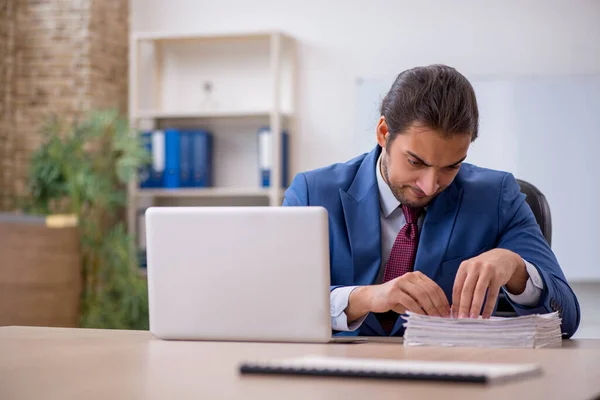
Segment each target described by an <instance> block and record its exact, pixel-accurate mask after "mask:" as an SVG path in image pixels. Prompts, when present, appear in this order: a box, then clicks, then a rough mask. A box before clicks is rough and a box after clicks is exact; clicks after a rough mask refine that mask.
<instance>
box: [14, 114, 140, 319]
mask: <svg viewBox="0 0 600 400" xmlns="http://www.w3.org/2000/svg"><path fill="white" fill-rule="evenodd" d="M43 134H44V141H43V144H42V145H41V147H40V148H39V149H38V150H37V151H35V152H34V153H33V155H32V157H31V164H30V170H29V178H28V189H29V196H30V197H29V198H28V199H26V204H27V205H26V207H25V209H26V211H27V212H28V213H32V214H42V215H49V214H73V215H75V216H76V217H77V221H78V225H79V232H80V246H81V263H82V265H81V276H82V295H81V318H80V326H81V327H88V328H115V329H148V296H147V283H146V279H145V278H144V277H142V276H141V275H140V274H139V273H138V272H137V271H138V268H137V265H138V257H137V251H136V249H135V240H134V238H132V237H131V236H130V235H129V234H128V233H127V230H126V228H125V224H124V221H125V214H124V208H125V205H126V199H127V190H126V188H127V183H128V182H129V181H130V180H131V179H133V178H134V177H135V173H136V171H137V170H138V169H139V168H140V167H141V166H142V165H143V164H145V163H148V162H150V160H149V157H150V156H149V154H147V152H146V151H145V150H144V148H143V146H142V143H141V141H140V139H139V137H138V135H136V134H134V133H132V131H131V130H130V128H129V126H128V123H127V121H126V120H125V119H124V118H123V117H121V116H120V115H119V113H118V112H116V111H94V112H91V113H89V114H88V115H86V116H85V118H84V119H83V120H81V121H77V120H76V121H74V122H71V121H68V120H67V119H65V118H58V117H52V118H51V119H50V120H49V121H48V123H47V124H46V126H45V127H44V129H43Z"/></svg>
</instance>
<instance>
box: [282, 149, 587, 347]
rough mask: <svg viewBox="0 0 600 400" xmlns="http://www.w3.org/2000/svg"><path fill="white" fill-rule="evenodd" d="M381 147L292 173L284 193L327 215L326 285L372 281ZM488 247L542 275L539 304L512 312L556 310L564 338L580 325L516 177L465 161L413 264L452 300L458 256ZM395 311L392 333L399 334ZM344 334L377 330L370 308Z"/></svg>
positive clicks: (376, 268) (437, 203) (432, 212)
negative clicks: (361, 320) (522, 261)
mask: <svg viewBox="0 0 600 400" xmlns="http://www.w3.org/2000/svg"><path fill="white" fill-rule="evenodd" d="M380 153H381V148H380V147H379V146H377V147H376V148H375V149H374V150H373V151H371V152H370V153H367V154H363V155H361V156H359V157H357V158H355V159H353V160H350V161H348V162H347V163H344V164H335V165H332V166H329V167H326V168H321V169H318V170H314V171H310V172H304V173H300V174H298V175H297V176H296V177H295V178H294V180H293V182H292V184H291V186H290V187H289V189H288V190H287V191H286V193H285V198H284V202H283V205H284V206H322V207H324V208H326V209H327V211H328V214H329V240H330V243H329V245H330V262H331V285H332V286H331V290H333V289H334V288H336V287H339V286H348V285H371V284H374V283H377V282H376V280H377V277H378V275H379V272H380V269H381V268H383V266H382V263H381V226H380V225H381V224H380V221H379V213H380V203H379V191H378V187H377V179H376V175H375V168H376V163H377V158H378V157H379V154H380ZM493 248H504V249H508V250H511V251H513V252H515V253H517V254H519V255H520V256H521V257H522V258H523V259H525V260H527V261H529V262H530V263H531V264H533V265H534V266H535V267H536V268H537V269H538V271H539V272H540V276H541V277H542V280H543V282H544V291H543V294H542V296H541V298H540V301H539V304H537V305H535V306H533V307H523V306H520V305H518V304H514V303H513V304H512V305H513V307H514V308H515V310H516V312H517V313H518V314H532V313H547V312H553V311H559V312H560V314H561V316H562V331H563V334H564V335H565V336H567V337H570V336H571V335H573V333H575V331H576V330H577V327H578V326H579V319H580V311H579V304H578V302H577V298H576V297H575V294H574V293H573V291H572V289H571V288H570V287H569V285H568V283H567V281H566V279H565V276H564V274H563V272H562V271H561V268H560V266H559V265H558V261H557V260H556V257H555V256H554V254H553V252H552V250H551V249H550V247H549V246H548V243H547V242H546V240H545V239H544V237H543V235H542V233H541V230H540V228H539V226H538V224H537V222H536V220H535V216H534V215H533V213H532V211H531V209H530V208H529V206H528V204H527V203H526V202H525V195H523V194H522V193H521V191H520V188H519V185H518V183H517V182H516V180H515V179H514V177H513V176H512V175H511V174H509V173H506V172H500V171H494V170H489V169H484V168H479V167H476V166H473V165H470V164H466V163H465V164H463V165H462V166H461V168H460V171H459V172H458V174H457V176H456V178H455V179H454V181H453V183H452V184H451V185H450V186H448V187H447V188H446V189H445V190H444V191H443V192H442V193H440V194H439V195H438V196H437V197H436V198H435V199H434V200H433V201H432V202H431V203H430V204H429V205H428V208H427V214H426V216H425V220H424V222H423V227H422V229H421V234H420V238H419V246H418V250H417V256H416V260H415V266H414V269H415V271H421V272H422V273H424V274H425V275H427V276H428V277H430V278H431V279H432V280H434V281H435V282H436V283H437V284H438V285H439V286H440V287H441V288H442V289H443V291H444V293H445V294H446V296H447V297H448V300H449V302H450V303H451V302H452V286H453V284H454V278H455V276H456V272H457V270H458V267H459V266H460V263H461V262H462V261H464V260H467V259H469V258H472V257H475V256H477V255H479V254H481V253H483V252H485V251H488V250H490V249H493ZM403 322H404V321H403V319H402V318H399V319H398V322H397V323H396V326H395V328H394V330H393V331H392V335H401V334H403V331H404V328H403V326H402V324H403ZM337 334H343V335H367V336H380V335H385V332H384V330H383V328H382V327H381V325H380V324H379V322H378V321H377V319H376V318H375V315H374V314H370V315H369V316H367V319H366V320H365V322H364V323H363V325H362V326H361V328H360V329H358V330H357V331H355V332H344V333H337Z"/></svg>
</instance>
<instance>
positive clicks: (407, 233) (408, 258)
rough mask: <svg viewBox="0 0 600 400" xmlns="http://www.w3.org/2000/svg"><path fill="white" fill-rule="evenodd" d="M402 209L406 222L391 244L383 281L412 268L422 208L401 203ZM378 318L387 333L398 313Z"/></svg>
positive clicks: (382, 315)
mask: <svg viewBox="0 0 600 400" xmlns="http://www.w3.org/2000/svg"><path fill="white" fill-rule="evenodd" d="M402 211H403V212H404V217H405V218H406V224H405V225H404V226H403V227H402V229H400V232H398V236H396V240H395V241H394V245H393V246H392V251H391V252H390V257H389V258H388V260H387V263H386V264H385V271H384V274H383V283H385V282H388V281H391V280H392V279H395V278H397V277H399V276H402V275H404V274H405V273H407V272H411V271H412V270H413V269H414V264H415V256H416V255H417V245H418V243H419V226H418V225H417V221H418V220H419V215H420V214H421V212H422V211H423V209H422V208H415V207H410V206H407V205H405V204H403V205H402ZM378 319H379V322H380V323H381V326H383V329H384V330H385V331H386V333H387V334H388V335H389V334H390V332H391V331H392V329H393V328H394V325H395V323H396V320H397V319H398V314H397V313H395V312H393V311H390V312H387V313H383V314H379V315H378Z"/></svg>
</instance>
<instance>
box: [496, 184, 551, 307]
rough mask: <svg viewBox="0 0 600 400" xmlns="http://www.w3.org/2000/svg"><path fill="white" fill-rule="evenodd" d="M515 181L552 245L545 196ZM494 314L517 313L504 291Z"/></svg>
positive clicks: (500, 295)
mask: <svg viewBox="0 0 600 400" xmlns="http://www.w3.org/2000/svg"><path fill="white" fill-rule="evenodd" d="M517 183H518V184H519V186H520V187H521V193H523V194H524V195H525V201H526V202H527V204H529V207H530V208H531V211H533V215H534V216H535V220H536V221H537V223H538V225H539V226H540V230H541V231H542V235H544V238H545V239H546V241H547V242H548V245H549V246H551V245H552V216H551V214H550V205H549V204H548V200H546V196H544V194H543V193H542V192H541V191H540V190H539V189H538V188H537V187H535V186H534V185H532V184H531V183H529V182H526V181H524V180H522V179H517ZM496 315H498V316H501V317H514V316H516V315H517V313H516V312H515V310H514V309H513V307H512V306H511V305H510V303H509V302H508V300H507V299H506V296H505V295H504V292H502V291H501V292H500V294H499V295H498V307H497V308H496Z"/></svg>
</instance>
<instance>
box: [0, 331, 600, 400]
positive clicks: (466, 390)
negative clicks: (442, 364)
mask: <svg viewBox="0 0 600 400" xmlns="http://www.w3.org/2000/svg"><path fill="white" fill-rule="evenodd" d="M306 354H321V355H332V356H350V357H382V358H395V359H414V360H461V361H488V362H489V361H493V362H538V363H541V364H542V366H543V369H544V372H543V375H542V376H540V377H537V378H532V379H529V380H524V381H518V382H511V383H504V384H496V385H488V386H484V385H479V384H465V383H432V382H414V381H378V380H368V379H348V378H306V377H275V376H245V375H244V376H240V375H239V374H238V369H237V367H238V363H239V362H240V361H241V360H246V359H247V360H255V359H263V358H266V359H268V358H272V357H289V356H299V355H306ZM599 394H600V340H573V341H565V343H564V347H563V348H562V349H544V350H492V349H457V348H432V347H430V348H413V347H410V348H405V347H403V346H402V344H401V343H397V342H396V343H367V344H329V345H309V344H271V343H262V344H260V343H225V342H221V343H215V342H166V341H160V340H155V339H153V337H152V336H151V335H150V333H148V332H135V331H102V330H85V329H60V328H22V327H3V328H0V399H33V398H44V399H116V398H123V399H185V398H194V399H218V398H228V399H241V398H244V399H246V398H248V399H250V398H256V399H284V400H291V399H326V400H333V399H361V400H375V399H377V400H380V399H395V400H397V399H399V398H402V399H405V398H424V399H425V398H427V399H429V398H431V399H444V400H446V399H454V398H456V399H461V400H464V399H471V398H482V397H484V396H485V398H486V399H488V398H491V399H502V400H507V399H513V398H515V399H518V398H527V399H537V398H539V399H552V398H556V399H558V398H562V399H564V398H568V399H589V398H593V397H595V396H597V395H599Z"/></svg>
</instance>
